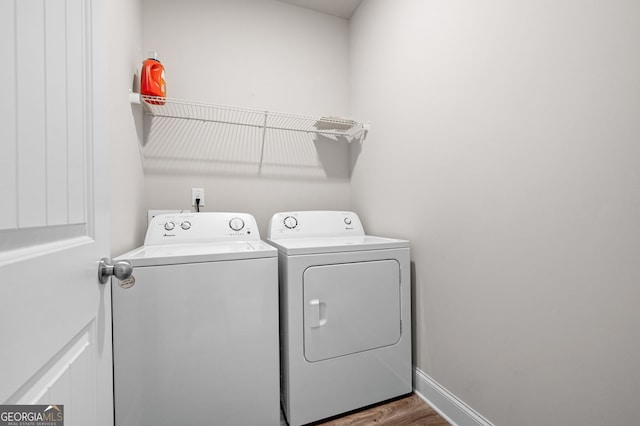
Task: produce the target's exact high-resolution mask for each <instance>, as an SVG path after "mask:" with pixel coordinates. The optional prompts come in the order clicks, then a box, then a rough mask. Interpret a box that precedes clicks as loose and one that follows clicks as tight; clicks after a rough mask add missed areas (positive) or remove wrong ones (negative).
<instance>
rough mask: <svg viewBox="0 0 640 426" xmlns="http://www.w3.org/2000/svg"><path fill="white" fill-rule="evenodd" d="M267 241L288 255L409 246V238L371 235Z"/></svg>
mask: <svg viewBox="0 0 640 426" xmlns="http://www.w3.org/2000/svg"><path fill="white" fill-rule="evenodd" d="M267 242H268V243H269V244H272V245H273V246H275V247H277V248H278V250H280V251H281V252H282V253H284V254H287V255H300V254H319V253H339V252H347V251H362V250H385V249H393V248H408V247H409V241H407V240H396V239H392V238H383V237H373V236H370V235H364V236H357V237H326V238H287V239H276V240H267Z"/></svg>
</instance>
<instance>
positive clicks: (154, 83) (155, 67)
mask: <svg viewBox="0 0 640 426" xmlns="http://www.w3.org/2000/svg"><path fill="white" fill-rule="evenodd" d="M149 56H150V57H149V58H148V59H146V60H145V61H143V62H142V75H141V77H140V94H141V95H146V96H154V97H157V98H163V99H164V98H166V97H167V86H166V82H165V80H164V66H163V65H162V64H161V63H160V59H158V54H157V53H156V52H150V55H149ZM146 102H148V103H150V104H153V105H164V100H162V99H150V100H147V101H146Z"/></svg>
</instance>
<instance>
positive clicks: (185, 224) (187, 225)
mask: <svg viewBox="0 0 640 426" xmlns="http://www.w3.org/2000/svg"><path fill="white" fill-rule="evenodd" d="M180 227H181V228H182V229H184V230H185V231H186V230H187V229H191V222H189V221H188V220H185V221H184V222H182V223H181V224H180Z"/></svg>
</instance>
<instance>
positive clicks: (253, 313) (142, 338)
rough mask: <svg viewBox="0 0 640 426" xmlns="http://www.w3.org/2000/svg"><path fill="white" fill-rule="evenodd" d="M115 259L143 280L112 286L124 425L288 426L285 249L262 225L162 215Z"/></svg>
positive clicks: (223, 217) (118, 404) (235, 217)
mask: <svg viewBox="0 0 640 426" xmlns="http://www.w3.org/2000/svg"><path fill="white" fill-rule="evenodd" d="M115 260H116V261H118V260H128V261H129V262H131V264H132V265H133V267H134V271H133V276H134V277H135V284H134V285H133V286H132V287H131V288H122V287H121V286H120V285H119V284H122V283H120V282H119V281H118V280H117V279H115V278H114V279H113V280H112V289H113V302H112V303H113V354H114V361H113V362H114V382H115V389H114V393H115V415H116V425H117V426H130V425H154V426H156V425H178V424H180V425H187V424H188V425H207V426H209V425H225V426H227V425H242V426H247V425H260V426H262V425H279V424H280V404H279V363H278V351H279V349H278V278H277V274H278V272H277V266H278V265H277V250H276V249H274V248H273V247H271V246H270V245H268V244H266V243H264V242H263V241H260V235H259V232H258V227H257V225H256V222H255V219H254V218H253V216H251V215H249V214H242V213H187V214H183V213H180V214H168V215H159V216H156V217H154V218H153V220H152V221H151V222H150V223H149V228H148V230H147V235H146V238H145V243H144V246H143V247H140V248H138V249H135V250H133V251H131V252H128V253H126V254H124V255H122V256H120V257H118V258H117V259H115ZM125 287H126V285H125Z"/></svg>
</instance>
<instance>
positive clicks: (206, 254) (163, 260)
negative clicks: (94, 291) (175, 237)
mask: <svg viewBox="0 0 640 426" xmlns="http://www.w3.org/2000/svg"><path fill="white" fill-rule="evenodd" d="M277 255H278V251H277V250H276V249H275V248H274V247H272V246H270V245H269V244H266V243H265V242H264V241H228V242H224V243H194V244H173V245H158V246H143V247H139V248H137V249H134V250H131V251H130V252H127V253H125V254H123V255H121V256H118V257H117V258H115V259H114V261H119V260H128V261H129V262H131V264H132V265H133V266H134V267H136V266H160V265H176V264H182V263H198V262H219V261H224V260H243V259H260V258H265V257H276V256H277Z"/></svg>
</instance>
